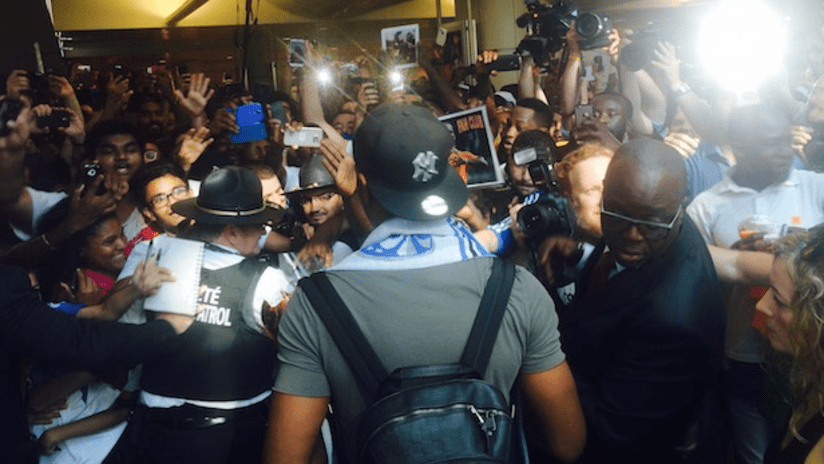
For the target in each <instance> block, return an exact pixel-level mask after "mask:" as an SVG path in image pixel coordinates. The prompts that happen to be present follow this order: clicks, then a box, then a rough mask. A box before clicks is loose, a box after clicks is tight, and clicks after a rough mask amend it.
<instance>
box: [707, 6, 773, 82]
mask: <svg viewBox="0 0 824 464" xmlns="http://www.w3.org/2000/svg"><path fill="white" fill-rule="evenodd" d="M698 37H699V39H698V40H699V42H698V57H699V59H700V60H701V64H702V65H703V66H704V68H705V69H706V71H707V72H708V73H709V74H711V75H713V76H714V77H715V79H716V81H718V83H719V84H720V85H721V86H722V87H724V88H725V89H727V90H729V91H732V92H735V93H744V92H751V91H754V90H756V89H757V88H758V86H760V85H761V84H763V83H764V82H765V81H767V80H768V79H770V78H772V77H775V76H778V75H780V74H781V73H782V72H783V70H784V58H785V56H786V51H787V28H786V26H785V23H784V20H783V19H782V17H781V15H780V14H778V12H776V11H774V10H772V9H771V8H769V7H768V6H767V5H765V4H763V3H761V2H759V1H753V0H728V1H725V2H723V3H722V4H720V5H719V6H718V7H717V8H716V9H714V10H713V11H711V12H710V13H709V14H708V15H707V16H706V17H705V18H704V21H703V22H702V23H701V26H700V29H699V34H698Z"/></svg>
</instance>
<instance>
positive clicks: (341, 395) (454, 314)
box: [275, 257, 565, 449]
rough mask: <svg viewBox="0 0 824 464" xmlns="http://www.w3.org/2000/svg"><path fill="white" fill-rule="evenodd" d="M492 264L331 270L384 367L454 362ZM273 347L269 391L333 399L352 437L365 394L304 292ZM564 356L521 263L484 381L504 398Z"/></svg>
mask: <svg viewBox="0 0 824 464" xmlns="http://www.w3.org/2000/svg"><path fill="white" fill-rule="evenodd" d="M491 269H492V258H487V257H485V258H475V259H469V260H465V261H460V262H456V263H453V264H445V265H441V266H436V267H429V268H423V269H413V270H402V271H380V272H377V271H332V272H329V273H328V274H329V280H330V281H331V282H332V285H334V287H335V289H336V290H337V291H338V293H339V294H340V296H341V299H342V300H343V301H344V303H346V305H347V306H348V307H349V309H350V311H351V312H352V314H353V316H354V318H355V320H356V321H357V323H358V326H359V327H360V328H361V330H362V331H363V333H364V335H365V336H366V339H367V340H368V341H369V343H370V344H371V345H372V347H373V348H374V349H375V351H376V353H377V355H378V357H379V358H380V359H381V362H382V363H383V364H384V366H385V367H386V369H387V371H388V372H390V373H391V372H392V371H394V370H395V369H397V368H400V367H409V366H418V365H427V364H441V363H453V362H457V361H458V360H459V359H460V356H461V352H462V351H463V348H464V345H465V344H466V340H467V338H468V337H469V331H470V329H471V326H472V322H473V321H474V319H475V314H476V313H477V309H478V305H479V303H480V299H481V295H482V294H483V290H484V287H485V286H486V282H487V279H488V278H489V275H490V273H491ZM278 344H279V349H278V358H279V360H280V361H281V368H280V372H279V374H278V378H277V381H276V382H275V390H276V391H278V392H281V393H287V394H291V395H297V396H306V397H324V396H330V395H331V397H332V403H333V406H334V408H335V413H336V416H337V418H338V420H339V425H340V426H341V430H343V431H344V433H346V434H347V435H348V437H346V438H345V439H346V440H347V442H348V443H353V440H354V439H355V438H354V437H355V434H356V431H357V419H358V418H359V416H360V414H361V413H362V412H363V410H364V409H365V404H364V399H363V397H362V396H361V394H360V392H359V390H358V388H357V385H356V383H355V380H354V377H353V375H352V373H351V372H350V371H349V367H348V365H347V364H346V361H345V360H344V359H343V357H342V356H341V354H340V352H339V351H338V349H337V347H336V346H335V344H334V342H333V341H332V339H331V338H330V336H329V333H328V332H327V331H326V328H325V327H324V326H323V323H322V322H321V321H320V319H319V318H318V316H317V314H316V313H315V312H314V310H313V309H312V308H311V305H310V304H309V300H308V299H307V298H306V296H305V295H304V294H303V292H302V289H301V290H299V291H298V292H297V293H296V294H295V295H294V297H293V298H292V300H291V302H290V303H289V306H288V307H287V309H286V312H285V314H284V316H283V318H282V319H281V321H280V325H279V328H278ZM564 359H565V357H564V353H563V352H562V351H561V343H560V340H559V334H558V316H557V314H556V313H555V309H554V305H553V302H552V300H551V299H550V297H549V296H548V295H547V293H546V290H544V288H543V287H542V286H541V284H540V283H539V282H538V280H537V279H535V277H534V276H532V275H531V274H530V273H529V272H528V271H526V270H525V269H523V268H521V267H518V268H517V272H516V274H515V282H514V284H513V286H512V294H511V296H510V298H509V304H508V306H507V312H506V314H505V315H504V319H503V322H502V324H501V330H500V332H499V334H498V338H497V340H496V342H495V346H494V348H493V350H492V356H491V359H490V362H489V367H488V368H487V372H486V375H485V377H484V378H485V380H486V381H488V382H490V383H491V384H493V385H495V386H496V387H498V389H499V390H501V392H503V393H504V395H506V396H507V397H508V396H509V390H510V389H511V387H512V385H513V384H514V383H515V380H516V378H517V376H518V374H519V373H536V372H543V371H546V370H548V369H551V368H553V367H555V366H557V365H559V364H560V363H561V362H563V361H564ZM348 448H349V449H351V448H352V447H351V446H350V447H348Z"/></svg>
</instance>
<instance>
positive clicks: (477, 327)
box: [461, 258, 515, 378]
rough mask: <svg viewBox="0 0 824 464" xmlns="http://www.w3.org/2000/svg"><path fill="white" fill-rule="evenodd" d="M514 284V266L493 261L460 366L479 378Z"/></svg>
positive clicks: (500, 261)
mask: <svg viewBox="0 0 824 464" xmlns="http://www.w3.org/2000/svg"><path fill="white" fill-rule="evenodd" d="M514 281H515V265H514V264H512V262H510V261H505V260H503V259H497V258H496V259H495V260H494V261H493V263H492V274H491V275H490V276H489V280H488V281H487V283H486V288H485V289H484V294H483V297H481V304H480V306H479V307H478V314H477V315H476V316H475V322H474V323H473V324H472V331H471V332H469V339H468V340H467V341H466V346H465V347H464V351H463V354H462V355H461V363H462V364H464V365H466V366H468V367H471V368H472V369H474V370H475V372H477V373H478V375H479V376H480V377H481V378H483V376H484V374H485V373H486V366H487V365H488V364H489V357H490V356H491V355H492V347H493V346H494V345H495V339H496V338H498V330H499V329H500V328H501V321H502V320H503V318H504V313H506V305H507V302H508V301H509V294H510V293H511V292H512V283H513V282H514Z"/></svg>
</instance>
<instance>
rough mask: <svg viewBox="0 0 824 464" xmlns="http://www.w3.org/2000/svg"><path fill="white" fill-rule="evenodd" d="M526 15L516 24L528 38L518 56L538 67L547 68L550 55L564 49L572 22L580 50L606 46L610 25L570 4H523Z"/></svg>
mask: <svg viewBox="0 0 824 464" xmlns="http://www.w3.org/2000/svg"><path fill="white" fill-rule="evenodd" d="M524 4H525V5H526V9H527V12H526V13H524V14H522V15H521V16H519V17H518V19H517V20H516V21H515V24H517V25H518V27H520V28H526V29H527V34H528V35H527V36H526V37H524V39H523V40H521V42H520V43H519V44H518V48H517V51H518V53H519V54H520V55H525V54H529V55H532V59H533V60H534V61H535V64H537V65H538V66H546V65H547V63H548V56H549V54H550V53H554V52H557V51H558V50H560V49H561V48H563V47H564V45H566V33H567V31H568V30H569V27H570V25H571V24H572V22H573V21H575V31H576V32H577V33H578V35H579V36H580V37H581V39H582V40H581V42H580V45H581V49H583V50H592V49H595V48H600V47H604V46H606V45H609V34H610V32H612V23H611V22H610V20H609V18H607V17H606V16H601V15H598V14H595V13H582V14H580V15H579V14H578V10H577V9H576V8H575V7H574V6H573V5H572V3H570V2H567V1H564V0H555V1H554V2H553V3H552V4H551V5H544V4H543V3H541V1H540V0H524Z"/></svg>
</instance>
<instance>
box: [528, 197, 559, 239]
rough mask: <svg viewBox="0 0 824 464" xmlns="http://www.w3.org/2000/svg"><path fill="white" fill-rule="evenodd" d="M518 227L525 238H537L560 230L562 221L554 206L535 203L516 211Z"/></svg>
mask: <svg viewBox="0 0 824 464" xmlns="http://www.w3.org/2000/svg"><path fill="white" fill-rule="evenodd" d="M518 227H519V228H520V229H521V230H522V231H523V232H524V234H526V236H527V237H538V236H544V235H549V234H550V233H551V232H554V231H559V230H562V229H563V220H562V218H561V217H560V214H559V213H558V211H557V209H556V208H555V205H554V204H553V205H549V204H540V203H536V204H532V205H527V206H524V207H523V208H521V210H520V211H518Z"/></svg>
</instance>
